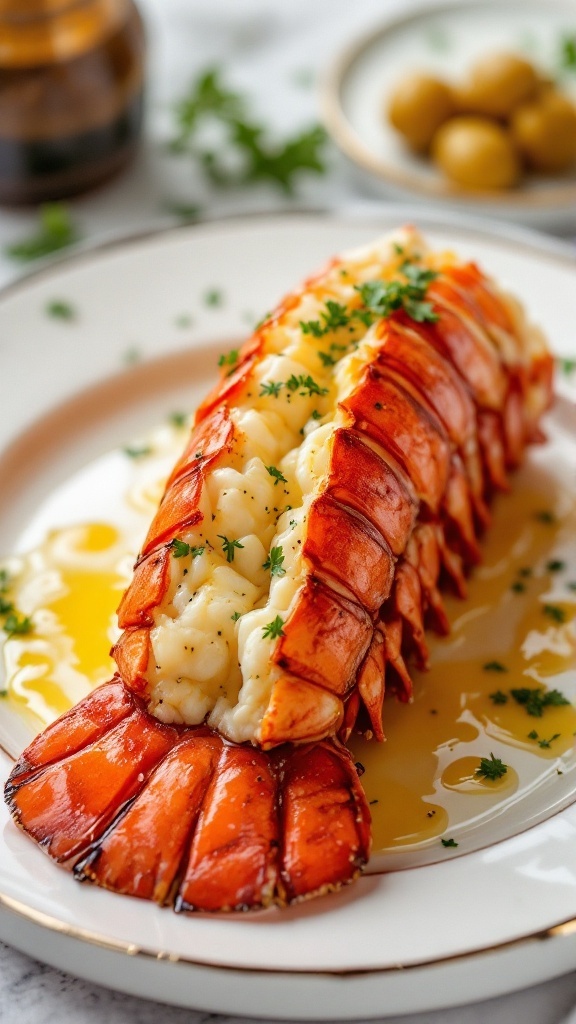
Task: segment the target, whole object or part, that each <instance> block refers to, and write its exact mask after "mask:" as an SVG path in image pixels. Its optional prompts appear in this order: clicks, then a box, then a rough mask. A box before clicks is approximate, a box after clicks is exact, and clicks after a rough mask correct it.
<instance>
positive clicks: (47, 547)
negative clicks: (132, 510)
mask: <svg viewBox="0 0 576 1024" xmlns="http://www.w3.org/2000/svg"><path fill="white" fill-rule="evenodd" d="M122 540H123V539H122V536H121V534H120V533H119V532H118V530H117V529H116V528H115V527H114V526H112V525H111V524H109V523H86V524H83V525H80V526H69V527H63V528H61V529H55V530H51V531H50V532H49V533H48V536H47V537H46V539H45V541H44V543H43V544H41V545H40V546H39V547H38V548H36V549H35V550H34V551H33V552H31V553H29V554H28V555H27V556H24V558H23V559H22V564H21V569H20V572H19V574H18V577H17V580H16V582H15V584H14V586H13V587H12V589H11V591H10V595H9V596H10V599H11V600H12V601H13V602H14V605H15V607H16V608H17V609H18V610H19V611H20V610H21V609H25V610H26V614H27V615H30V616H31V618H32V620H33V622H34V629H33V631H32V632H30V633H27V634H23V635H16V636H13V637H11V638H10V639H9V640H7V641H6V643H5V645H4V658H5V664H6V675H7V690H8V693H9V694H10V696H11V697H12V698H13V700H14V701H15V702H16V703H19V704H22V705H24V706H25V707H26V708H28V709H29V710H30V711H32V712H34V714H36V715H37V716H38V717H39V718H40V719H41V720H42V722H47V721H51V720H52V719H53V718H54V717H55V716H56V715H58V714H61V713H62V712H63V711H65V710H66V709H67V708H68V707H70V704H71V703H74V702H75V701H77V700H79V699H81V697H83V696H85V695H86V693H88V692H89V690H90V689H91V688H92V687H93V686H97V685H98V684H99V683H102V682H105V681H106V679H109V678H110V676H111V675H112V672H113V664H112V659H111V658H110V656H109V650H110V646H111V644H112V642H113V640H114V638H115V637H116V636H117V629H116V615H115V613H116V608H117V606H118V603H119V600H120V597H121V594H122V592H123V590H124V589H125V587H126V584H127V574H126V571H125V570H123V567H122V563H123V562H124V560H125V553H124V550H123V542H122Z"/></svg>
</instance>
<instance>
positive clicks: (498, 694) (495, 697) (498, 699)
mask: <svg viewBox="0 0 576 1024" xmlns="http://www.w3.org/2000/svg"><path fill="white" fill-rule="evenodd" d="M489 696H490V700H491V701H492V703H493V704H507V703H508V697H507V696H506V694H505V693H502V690H495V691H494V693H491V694H490V695H489Z"/></svg>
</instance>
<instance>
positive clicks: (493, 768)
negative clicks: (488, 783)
mask: <svg viewBox="0 0 576 1024" xmlns="http://www.w3.org/2000/svg"><path fill="white" fill-rule="evenodd" d="M507 771H508V766H507V765H505V764H504V762H503V761H501V760H500V758H499V757H494V754H490V757H483V758H481V760H480V764H479V765H478V768H477V769H476V771H475V772H474V774H475V775H478V776H479V777H480V778H484V779H491V780H495V779H501V778H502V776H503V775H506V772H507Z"/></svg>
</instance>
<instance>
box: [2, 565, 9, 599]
mask: <svg viewBox="0 0 576 1024" xmlns="http://www.w3.org/2000/svg"><path fill="white" fill-rule="evenodd" d="M9 586H10V573H9V572H8V569H0V592H2V593H5V592H6V591H7V590H8V587H9Z"/></svg>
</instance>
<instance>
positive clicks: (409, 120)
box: [388, 74, 456, 152]
mask: <svg viewBox="0 0 576 1024" xmlns="http://www.w3.org/2000/svg"><path fill="white" fill-rule="evenodd" d="M455 109H456V108H455V104H454V97H453V95H452V90H451V89H450V87H449V86H448V85H446V83H445V82H442V81H441V80H440V79H439V78H433V77H432V75H423V74H413V75H408V76H407V77H406V78H403V79H402V81H400V82H399V83H398V85H397V86H396V88H395V89H394V91H393V93H392V95H391V97H390V99H389V101H388V118H389V120H390V123H391V124H392V125H393V126H394V128H396V130H397V131H399V132H400V133H401V134H402V135H403V136H404V138H405V139H406V141H407V143H408V145H409V146H411V147H412V149H415V150H416V151H417V152H425V151H426V150H427V149H428V148H429V146H430V143H431V142H432V138H433V136H434V133H435V132H436V131H437V129H438V128H439V127H440V125H441V124H443V122H444V121H446V120H447V119H448V118H449V117H451V116H452V114H453V113H455Z"/></svg>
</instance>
